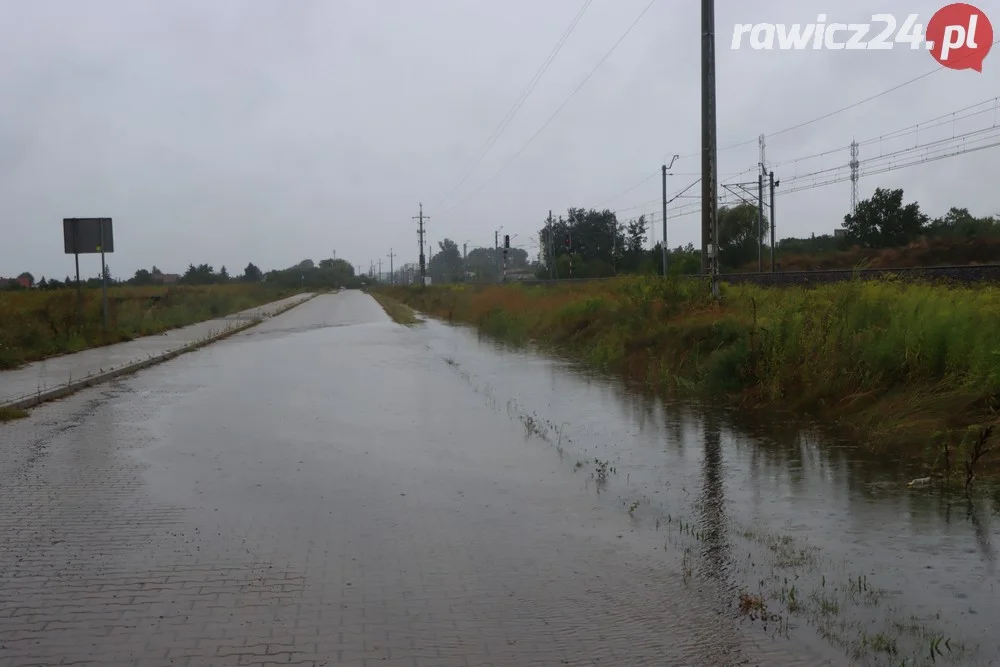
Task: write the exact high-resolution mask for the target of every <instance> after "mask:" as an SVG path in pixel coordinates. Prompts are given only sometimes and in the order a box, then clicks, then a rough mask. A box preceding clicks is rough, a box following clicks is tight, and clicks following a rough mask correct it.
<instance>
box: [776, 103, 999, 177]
mask: <svg viewBox="0 0 1000 667" xmlns="http://www.w3.org/2000/svg"><path fill="white" fill-rule="evenodd" d="M998 102H1000V97H992V98H990V99H988V100H983V101H982V102H978V103H976V104H972V105H969V106H967V107H963V108H962V109H957V110H955V111H952V112H950V113H947V114H942V115H940V116H935V117H934V118H930V119H928V120H925V121H923V122H921V123H916V124H913V125H908V126H906V127H905V128H902V129H899V130H894V131H892V132H888V133H886V134H881V135H879V136H876V137H871V138H869V139H865V140H864V141H859V142H857V144H858V146H867V145H870V144H874V143H879V142H882V141H889V140H892V139H901V138H902V137H905V136H908V135H910V134H919V133H920V132H921V131H926V130H932V129H934V128H937V127H941V126H943V125H948V124H949V123H955V122H957V121H960V120H968V119H970V118H975V117H976V116H981V115H984V114H987V113H990V112H993V113H996V111H997V103H998ZM987 104H993V106H992V107H989V108H985V109H980V110H979V111H974V112H972V113H968V114H966V115H963V116H959V115H958V114H962V113H964V112H966V111H971V110H972V109H976V108H977V107H982V106H985V105H987ZM994 124H995V122H994ZM850 148H851V145H850V144H846V145H843V146H838V147H837V148H831V149H829V150H826V151H823V152H821V153H813V154H812V155H806V156H804V157H798V158H795V159H791V160H783V161H781V162H775V163H772V164H771V165H770V166H771V167H772V168H774V167H781V166H785V165H789V164H795V163H796V162H803V161H805V160H813V159H815V158H819V157H826V156H827V155H833V154H834V153H839V152H841V151H846V150H850Z"/></svg>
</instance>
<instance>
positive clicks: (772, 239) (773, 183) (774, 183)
mask: <svg viewBox="0 0 1000 667" xmlns="http://www.w3.org/2000/svg"><path fill="white" fill-rule="evenodd" d="M770 178H771V273H774V189H775V188H776V187H778V186H779V185H781V181H775V180H774V172H773V171H772V172H771V173H770Z"/></svg>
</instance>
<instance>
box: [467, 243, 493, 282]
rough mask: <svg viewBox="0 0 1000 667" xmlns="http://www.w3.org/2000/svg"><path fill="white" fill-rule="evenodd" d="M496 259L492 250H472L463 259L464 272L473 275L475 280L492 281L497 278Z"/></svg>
mask: <svg viewBox="0 0 1000 667" xmlns="http://www.w3.org/2000/svg"><path fill="white" fill-rule="evenodd" d="M497 257H498V255H497V253H496V252H495V251H494V249H493V248H473V249H472V250H470V251H469V253H468V254H467V255H466V257H465V262H464V267H465V271H467V272H469V273H473V274H475V279H476V280H482V281H489V280H494V279H496V276H497V261H496V260H497Z"/></svg>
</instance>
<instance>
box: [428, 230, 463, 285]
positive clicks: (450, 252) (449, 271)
mask: <svg viewBox="0 0 1000 667" xmlns="http://www.w3.org/2000/svg"><path fill="white" fill-rule="evenodd" d="M438 249H439V251H438V253H437V254H435V255H434V256H433V257H432V258H431V261H430V263H429V264H428V267H427V273H428V275H430V276H431V278H432V279H433V280H434V282H440V283H451V282H456V281H460V280H462V272H463V261H462V252H461V251H460V250H459V249H458V244H457V243H455V242H454V241H452V240H451V239H445V240H444V241H441V242H440V243H438Z"/></svg>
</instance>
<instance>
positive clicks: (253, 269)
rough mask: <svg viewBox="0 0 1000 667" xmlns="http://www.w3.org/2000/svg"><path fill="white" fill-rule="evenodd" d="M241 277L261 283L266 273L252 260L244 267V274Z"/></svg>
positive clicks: (249, 281)
mask: <svg viewBox="0 0 1000 667" xmlns="http://www.w3.org/2000/svg"><path fill="white" fill-rule="evenodd" d="M241 279H242V280H243V281H244V282H248V283H259V282H260V281H261V280H263V279H264V273H263V272H262V271H261V270H260V269H258V268H257V266H256V265H254V263H253V262H250V263H249V264H247V268H245V269H243V276H242V278H241Z"/></svg>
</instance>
